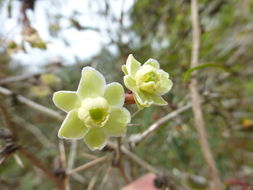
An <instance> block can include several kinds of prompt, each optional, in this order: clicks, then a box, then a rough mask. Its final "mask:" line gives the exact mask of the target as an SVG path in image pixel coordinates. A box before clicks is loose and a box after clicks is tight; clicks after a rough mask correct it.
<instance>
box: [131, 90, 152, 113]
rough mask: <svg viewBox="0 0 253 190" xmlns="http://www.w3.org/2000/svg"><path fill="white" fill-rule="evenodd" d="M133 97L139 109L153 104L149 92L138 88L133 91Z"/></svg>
mask: <svg viewBox="0 0 253 190" xmlns="http://www.w3.org/2000/svg"><path fill="white" fill-rule="evenodd" d="M134 99H135V102H136V104H137V106H138V108H139V109H143V108H144V107H149V106H151V104H153V100H152V98H151V94H149V93H146V92H143V91H141V90H138V91H136V92H135V93H134Z"/></svg>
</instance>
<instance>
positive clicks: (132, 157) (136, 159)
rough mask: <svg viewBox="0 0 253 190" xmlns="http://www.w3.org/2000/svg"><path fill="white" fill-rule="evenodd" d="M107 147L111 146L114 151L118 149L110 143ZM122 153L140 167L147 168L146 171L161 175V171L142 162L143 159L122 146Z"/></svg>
mask: <svg viewBox="0 0 253 190" xmlns="http://www.w3.org/2000/svg"><path fill="white" fill-rule="evenodd" d="M107 146H109V147H110V148H112V149H114V150H115V149H117V145H115V144H113V143H111V142H109V143H108V144H107ZM121 151H122V153H123V154H124V155H126V156H127V157H128V158H129V159H130V160H132V161H133V162H135V163H137V164H138V165H140V166H141V167H143V168H145V169H146V170H148V171H150V172H152V173H155V174H159V171H158V170H157V169H156V168H154V167H153V166H151V165H150V164H148V163H147V162H145V161H144V160H142V159H141V158H139V157H138V156H137V155H135V154H134V153H132V152H130V151H129V150H128V149H127V148H126V147H125V146H123V145H122V146H121Z"/></svg>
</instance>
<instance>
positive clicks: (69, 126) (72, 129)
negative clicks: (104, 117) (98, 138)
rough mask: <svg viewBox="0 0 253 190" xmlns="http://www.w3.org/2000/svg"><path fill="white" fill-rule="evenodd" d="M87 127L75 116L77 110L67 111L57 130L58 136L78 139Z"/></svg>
mask: <svg viewBox="0 0 253 190" xmlns="http://www.w3.org/2000/svg"><path fill="white" fill-rule="evenodd" d="M87 131H88V128H87V127H85V125H84V124H83V122H82V121H81V120H80V119H79V118H78V116H77V110H72V111H70V112H69V113H68V115H67V117H66V118H65V120H64V121H63V123H62V125H61V128H60V130H59V132H58V137H59V138H65V139H80V138H82V137H84V135H85V134H86V133H87Z"/></svg>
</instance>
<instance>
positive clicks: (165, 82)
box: [157, 71, 173, 95]
mask: <svg viewBox="0 0 253 190" xmlns="http://www.w3.org/2000/svg"><path fill="white" fill-rule="evenodd" d="M172 86H173V82H172V81H171V80H170V79H169V74H168V73H166V72H164V71H162V73H161V83H160V87H159V88H158V89H157V94H159V95H163V94H165V93H167V92H169V91H170V90H171V88H172Z"/></svg>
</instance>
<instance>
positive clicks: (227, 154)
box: [0, 0, 253, 190]
mask: <svg viewBox="0 0 253 190" xmlns="http://www.w3.org/2000/svg"><path fill="white" fill-rule="evenodd" d="M199 14H200V24H201V48H200V63H201V64H217V65H220V67H222V68H223V69H219V68H217V67H205V68H202V69H200V70H199V71H198V75H197V77H198V79H199V81H200V86H199V92H200V94H201V96H202V99H203V104H202V105H203V112H204V119H205V121H206V130H207V132H208V136H209V142H210V145H211V149H212V151H213V154H214V157H215V160H216V164H217V168H218V170H219V173H220V177H221V179H222V181H223V182H224V184H226V181H231V180H236V181H239V182H242V183H243V184H251V185H252V182H253V162H252V160H253V114H252V113H253V64H252V63H253V53H252V52H253V20H252V18H253V1H252V0H241V1H237V0H213V1H208V0H199ZM0 23H1V25H0V86H1V87H4V88H7V89H9V90H11V91H12V92H14V95H9V96H5V95H3V93H0V105H1V108H2V112H1V120H0V129H1V132H3V131H2V129H5V128H6V118H8V119H9V122H11V123H12V124H11V125H12V127H13V130H14V131H15V132H16V136H17V139H18V140H17V143H18V144H19V145H22V146H24V147H26V148H27V149H28V150H29V151H30V152H31V153H33V154H34V155H35V156H36V157H37V158H39V159H40V160H42V162H43V163H44V164H45V165H46V166H47V167H48V168H50V169H53V168H54V169H55V168H57V158H58V155H59V149H58V144H59V142H58V138H57V131H58V129H59V126H60V124H61V122H60V121H57V120H56V119H52V118H50V117H48V116H46V115H44V114H41V113H40V112H37V111H34V110H33V109H31V108H29V107H27V106H26V105H23V104H20V103H19V102H18V101H16V99H15V95H23V96H25V97H27V98H29V99H31V100H33V101H34V102H37V103H39V104H42V105H44V106H46V107H48V108H51V109H53V110H55V111H57V112H59V113H61V112H60V111H59V110H58V109H57V108H56V107H55V106H54V105H53V103H52V94H53V92H54V91H58V90H61V89H65V90H76V88H77V85H78V81H79V79H80V74H81V73H80V71H81V69H82V68H83V67H84V66H87V65H89V66H92V67H94V68H96V69H97V70H99V71H100V72H101V73H103V74H104V76H105V78H106V80H107V82H112V81H118V82H120V83H121V84H123V81H122V77H123V72H122V71H121V65H122V64H125V61H126V58H127V56H128V55H129V54H130V53H132V54H133V55H134V56H135V57H136V58H137V59H138V60H140V62H142V63H143V62H145V61H146V60H147V59H149V58H151V57H152V58H155V59H157V60H159V62H160V64H161V67H162V68H163V69H164V70H165V71H167V72H169V74H170V77H171V79H172V80H173V82H174V86H173V89H172V90H171V92H170V93H168V94H166V95H165V96H164V98H165V99H166V100H167V101H168V103H169V104H168V106H164V107H155V106H154V107H150V108H147V109H144V110H143V111H141V112H139V113H138V114H137V115H136V116H135V117H134V118H133V119H132V121H131V125H130V126H129V127H128V133H127V136H126V138H125V139H127V138H128V136H129V135H131V134H135V133H139V132H142V131H144V130H145V129H147V128H148V127H149V126H150V125H151V124H152V123H154V122H155V121H157V120H158V119H159V118H161V117H163V116H164V115H166V114H168V113H170V112H172V111H173V110H176V109H177V108H180V107H182V106H184V105H186V104H187V103H188V102H190V98H189V91H188V88H187V85H188V84H187V82H185V81H184V80H183V77H184V74H185V72H186V71H187V70H189V68H190V59H191V48H192V28H191V15H190V1H189V0H176V1H174V0H159V1H154V0H153V1H152V0H73V1H71V0H48V1H46V0H0ZM127 107H128V108H129V110H130V111H131V113H134V112H135V111H136V110H137V108H136V106H135V105H128V106H127ZM61 114H63V113H61ZM0 141H1V144H0V150H1V153H0V156H1V157H0V160H1V165H0V189H1V190H14V189H15V190H16V189H17V190H19V189H21V190H33V189H41V190H44V189H55V187H54V185H53V184H52V183H51V182H50V181H48V180H46V178H45V177H44V175H43V174H42V172H41V171H40V170H38V169H36V168H35V167H34V166H33V164H31V163H30V162H29V161H27V160H26V159H25V158H23V157H22V155H19V153H18V152H15V151H13V152H11V153H8V152H7V153H8V156H6V155H7V153H6V152H4V150H5V148H6V146H7V145H6V143H7V142H6V139H4V138H1V139H0ZM64 144H65V149H66V155H67V156H68V155H69V153H70V150H71V143H70V141H64ZM132 151H133V152H134V153H135V154H136V155H138V156H139V157H141V158H142V159H144V160H145V161H147V162H148V163H150V164H151V165H152V166H154V167H156V168H159V169H161V170H163V171H167V172H169V173H170V174H171V176H172V177H171V181H172V182H173V183H175V184H178V185H179V186H182V188H183V187H184V188H185V189H203V190H204V189H207V187H208V186H209V182H210V179H209V172H208V169H207V166H206V164H205V162H204V159H203V156H202V153H201V150H200V146H199V144H198V137H197V132H196V130H195V127H194V121H193V113H192V110H191V109H189V110H187V111H186V112H183V113H182V114H180V115H178V116H177V117H176V118H174V119H173V120H170V121H169V122H166V123H165V124H163V126H162V127H161V128H160V129H159V130H158V131H156V132H155V133H154V134H152V135H151V136H150V137H148V138H147V139H145V140H144V141H142V142H141V143H140V144H139V145H138V146H136V147H135V148H133V150H132ZM87 154H92V155H93V156H94V155H95V156H102V155H105V154H112V153H111V152H110V151H102V152H98V151H97V152H91V151H89V150H88V148H87V147H86V145H85V144H84V143H83V142H82V141H78V142H77V147H76V157H75V162H74V166H73V167H77V166H79V165H81V164H83V163H86V162H88V161H90V160H92V157H89V156H87ZM20 162H21V163H20ZM124 164H125V165H126V167H127V168H128V169H129V175H130V174H131V175H130V177H131V179H136V178H137V177H139V176H141V175H143V174H145V173H146V172H147V171H146V170H145V169H143V168H141V167H140V166H138V165H137V164H135V163H132V162H131V161H129V160H127V159H125V158H124ZM105 176H107V177H106V179H105ZM192 176H194V177H196V179H195V178H194V179H195V180H192ZM91 180H93V181H95V185H94V188H93V189H104V190H107V189H108V190H109V189H110V190H111V189H120V188H121V187H123V186H124V185H125V184H126V182H125V180H124V178H123V177H122V176H121V175H120V172H119V170H118V168H117V167H115V166H113V164H112V163H111V162H105V163H102V164H99V165H97V166H95V167H92V168H91V169H88V170H85V171H82V172H80V173H79V175H78V177H75V178H71V179H70V184H71V187H72V188H71V189H74V190H79V189H80V190H81V189H87V188H88V186H89V184H90V182H91ZM182 188H181V189H182ZM227 188H228V189H238V190H239V189H241V190H243V189H242V188H243V187H242V186H237V187H233V188H232V187H227ZM179 189H180V188H179Z"/></svg>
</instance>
